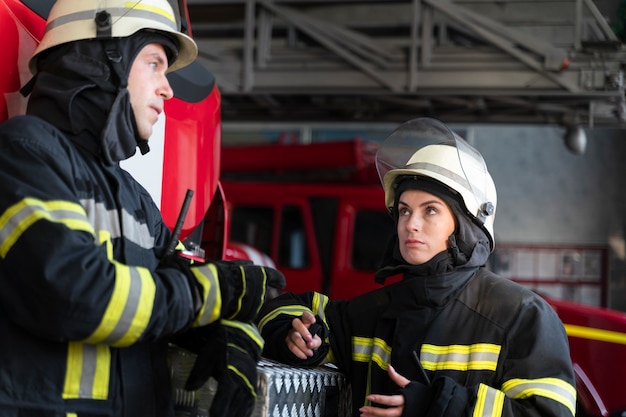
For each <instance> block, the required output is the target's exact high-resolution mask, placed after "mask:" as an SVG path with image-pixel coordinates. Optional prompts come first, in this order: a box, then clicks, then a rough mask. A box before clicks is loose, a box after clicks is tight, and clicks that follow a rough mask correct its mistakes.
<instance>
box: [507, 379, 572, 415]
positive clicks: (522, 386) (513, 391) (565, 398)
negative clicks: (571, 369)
mask: <svg viewBox="0 0 626 417" xmlns="http://www.w3.org/2000/svg"><path fill="white" fill-rule="evenodd" d="M502 391H504V393H505V394H506V395H507V397H510V398H513V399H523V398H529V397H532V396H539V397H545V398H549V399H551V400H554V401H556V402H558V403H560V404H562V405H564V406H565V407H567V409H568V410H569V411H570V412H571V413H572V416H573V415H574V414H575V412H576V388H574V387H573V386H572V385H571V384H569V383H567V382H565V381H563V380H562V379H558V378H538V379H511V380H509V381H506V382H505V383H504V384H502Z"/></svg>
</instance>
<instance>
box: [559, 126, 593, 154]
mask: <svg viewBox="0 0 626 417" xmlns="http://www.w3.org/2000/svg"><path fill="white" fill-rule="evenodd" d="M563 140H564V141H565V147H566V148H567V149H568V150H569V151H570V152H572V153H573V154H574V155H582V154H584V153H585V150H586V149H587V134H586V133H585V130H584V129H583V128H582V126H580V125H568V126H566V128H565V135H564V136H563Z"/></svg>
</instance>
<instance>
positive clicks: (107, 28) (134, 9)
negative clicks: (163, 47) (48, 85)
mask: <svg viewBox="0 0 626 417" xmlns="http://www.w3.org/2000/svg"><path fill="white" fill-rule="evenodd" d="M179 28H180V24H179V23H178V20H177V19H176V16H175V14H174V11H173V9H172V6H171V5H170V4H169V2H168V1H167V0H134V1H127V0H105V1H102V0H57V1H56V2H55V4H54V6H53V7H52V9H51V10H50V15H49V16H48V22H47V24H46V31H45V33H44V35H43V38H42V39H41V43H40V44H39V46H38V47H37V49H36V50H35V52H34V54H33V56H32V58H31V59H30V62H29V68H30V70H31V72H32V73H35V72H36V71H37V58H38V56H39V55H40V54H41V53H42V52H43V51H45V50H47V49H50V48H52V47H55V46H57V45H61V44H64V43H68V42H72V41H77V40H86V39H99V38H101V39H109V38H121V37H127V36H130V35H132V34H134V33H136V32H138V31H140V30H144V29H145V30H153V31H156V32H162V33H164V34H166V35H168V36H170V37H172V38H174V39H176V41H177V43H178V56H177V57H176V59H175V60H174V62H170V63H169V64H170V66H169V68H168V71H170V72H171V71H174V70H176V69H179V68H182V67H184V66H186V65H188V64H190V63H191V62H193V60H194V59H196V56H197V55H198V47H197V45H196V43H195V42H194V40H193V39H191V38H190V37H189V36H187V35H185V34H183V33H181V32H180V29H179Z"/></svg>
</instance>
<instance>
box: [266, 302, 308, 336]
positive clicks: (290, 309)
mask: <svg viewBox="0 0 626 417" xmlns="http://www.w3.org/2000/svg"><path fill="white" fill-rule="evenodd" d="M305 311H308V312H309V313H313V312H312V311H311V310H309V309H308V308H307V307H305V306H302V305H297V304H294V305H288V306H282V307H278V308H275V309H274V310H272V311H270V312H269V313H267V314H266V315H265V316H263V318H261V320H259V324H258V326H259V330H261V331H263V327H265V325H266V324H267V323H269V322H270V321H272V320H274V319H275V318H276V317H278V316H280V315H281V314H284V315H287V316H293V317H300V316H302V314H303V313H304V312H305Z"/></svg>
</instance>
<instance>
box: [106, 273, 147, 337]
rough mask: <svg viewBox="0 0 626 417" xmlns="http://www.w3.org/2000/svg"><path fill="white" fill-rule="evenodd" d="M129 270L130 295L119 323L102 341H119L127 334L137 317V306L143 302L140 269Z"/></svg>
mask: <svg viewBox="0 0 626 417" xmlns="http://www.w3.org/2000/svg"><path fill="white" fill-rule="evenodd" d="M128 270H129V272H130V288H129V290H128V296H127V297H126V303H125V304H124V309H123V310H122V315H121V316H120V318H119V320H117V323H116V324H115V327H114V328H113V330H111V333H110V334H109V335H108V336H107V337H106V338H105V339H104V340H102V343H115V342H117V341H119V340H120V339H121V338H122V337H124V336H125V335H126V333H127V332H128V330H129V329H130V328H131V326H132V324H133V321H134V319H135V315H136V313H137V308H138V306H139V303H140V302H141V296H142V293H141V290H142V283H141V277H140V276H139V271H138V270H137V269H136V268H129V269H128Z"/></svg>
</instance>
